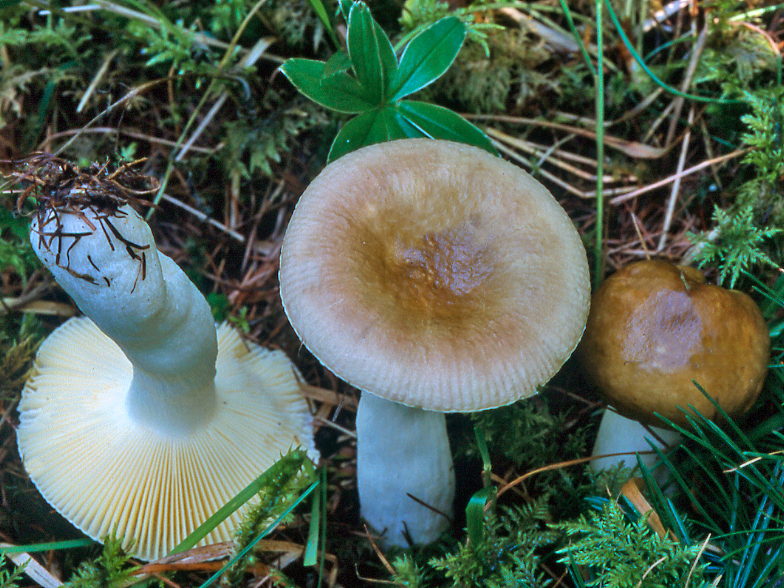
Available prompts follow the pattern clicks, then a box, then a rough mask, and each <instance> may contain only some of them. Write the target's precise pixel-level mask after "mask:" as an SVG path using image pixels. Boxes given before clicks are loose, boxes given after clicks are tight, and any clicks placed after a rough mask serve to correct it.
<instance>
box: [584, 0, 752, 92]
mask: <svg viewBox="0 0 784 588" xmlns="http://www.w3.org/2000/svg"><path fill="white" fill-rule="evenodd" d="M605 2H606V4H607V12H608V13H609V14H610V19H612V21H613V25H615V29H616V30H617V31H618V36H619V37H621V40H622V41H623V44H624V45H626V48H627V49H628V50H629V53H631V55H632V57H633V58H634V60H635V61H636V62H637V63H638V64H639V66H640V67H641V68H642V69H643V71H644V72H645V73H646V74H648V77H650V78H651V80H653V82H654V83H655V84H656V85H657V86H659V87H660V88H662V89H663V90H665V91H666V92H668V93H670V94H673V95H675V96H680V97H681V98H686V99H688V100H694V101H695V102H709V103H711V104H741V103H742V101H741V100H732V99H725V98H711V97H710V96H697V95H695V94H685V93H683V92H681V91H680V90H677V89H675V88H673V87H672V86H669V85H667V84H665V83H664V81H662V80H661V79H659V78H658V77H657V76H656V74H654V73H653V72H652V71H651V69H650V68H649V67H648V66H647V64H646V63H645V61H644V60H643V58H642V57H641V56H640V54H639V53H638V52H637V50H636V49H635V48H634V47H633V46H632V42H631V41H630V40H629V37H628V36H627V35H626V32H625V31H624V30H623V26H621V23H620V22H619V21H618V15H616V14H615V11H614V10H613V8H612V5H611V4H610V0H605ZM600 4H601V2H599V1H598V0H597V2H596V7H597V8H596V9H597V11H598V10H599V5H600ZM597 18H599V17H598V15H597ZM597 26H599V27H601V22H599V21H597ZM599 30H600V29H599ZM598 34H599V32H598V30H597V35H598ZM598 44H599V40H598V38H597V45H598ZM599 57H600V58H601V49H599Z"/></svg>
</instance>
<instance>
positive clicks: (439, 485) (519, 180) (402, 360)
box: [280, 139, 590, 546]
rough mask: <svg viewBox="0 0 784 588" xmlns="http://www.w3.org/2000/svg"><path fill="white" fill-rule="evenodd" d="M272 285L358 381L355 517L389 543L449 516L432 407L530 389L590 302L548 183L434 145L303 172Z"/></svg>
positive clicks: (448, 475) (488, 400)
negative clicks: (309, 174)
mask: <svg viewBox="0 0 784 588" xmlns="http://www.w3.org/2000/svg"><path fill="white" fill-rule="evenodd" d="M280 292H281V298H282V299H283V304H284V307H285V310H286V313H287V315H288V317H289V320H290V322H291V324H292V326H293V327H294V330H295V331H296V332H297V335H298V336H299V337H300V339H301V340H302V342H303V343H304V345H305V346H306V347H307V348H308V349H309V350H310V351H311V352H312V353H313V354H314V355H315V357H316V358H318V359H319V361H321V363H322V364H323V365H325V366H326V367H327V368H329V369H330V370H332V371H333V372H334V373H335V374H337V375H338V376H339V377H340V378H342V379H343V380H345V381H347V382H349V383H350V384H352V385H354V386H356V387H357V388H359V389H361V390H362V395H361V399H360V404H359V408H358V411H357V451H358V454H357V484H358V488H359V497H360V503H361V514H362V516H363V517H364V519H365V520H366V521H367V522H368V524H369V525H370V526H371V527H372V528H373V529H374V530H375V531H377V532H379V533H383V539H382V541H383V542H384V543H386V544H387V545H389V544H392V545H401V546H405V545H407V543H408V540H409V539H410V540H411V541H413V542H414V543H429V542H431V541H433V540H435V539H436V538H437V537H438V535H439V534H440V533H441V532H443V531H444V530H445V529H446V528H447V527H448V526H449V521H448V517H449V516H451V513H452V508H453V506H452V502H453V497H454V486H455V479H454V472H453V466H452V456H451V452H450V449H449V439H448V437H447V433H446V426H445V418H444V414H443V413H444V412H454V411H477V410H484V409H488V408H493V407H497V406H501V405H504V404H508V403H511V402H514V401H516V400H518V399H520V398H524V397H527V396H530V395H532V394H534V393H535V392H536V391H537V387H538V386H540V385H542V384H544V383H546V382H547V381H548V380H549V379H550V378H551V377H552V376H553V374H555V372H556V371H557V370H558V369H559V368H560V367H561V365H562V364H563V363H564V362H565V361H566V359H567V358H568V357H569V356H570V354H571V353H572V351H573V350H574V348H575V346H576V345H577V342H578V340H579V338H580V335H581V333H582V331H583V328H584V325H585V320H586V316H587V313H588V304H589V298H590V286H589V277H588V266H587V261H586V255H585V249H584V248H583V245H582V242H581V240H580V236H579V235H578V233H577V231H576V229H575V228H574V226H573V224H572V222H571V221H570V220H569V217H568V216H567V214H566V213H565V211H564V210H563V208H561V206H560V205H559V204H558V202H557V201H556V200H555V198H553V196H552V195H551V194H550V193H549V192H548V191H547V189H546V188H544V187H543V186H542V185H541V184H540V183H539V182H537V181H536V180H534V179H533V178H532V177H531V176H530V175H528V174H527V173H525V172H524V171H522V170H521V169H519V168H518V167H516V166H514V165H512V164H510V163H508V162H506V161H504V160H502V159H501V158H499V157H495V156H493V155H490V154H489V153H487V152H485V151H483V150H481V149H478V148H476V147H471V146H468V145H463V144H458V143H453V142H449V141H440V140H432V139H404V140H399V141H392V142H388V143H381V144H377V145H372V146H370V147H365V148H362V149H360V150H357V151H355V152H353V153H350V154H348V155H345V156H344V157H342V158H340V159H339V160H337V161H335V162H333V163H331V164H330V165H328V166H327V167H326V168H325V169H324V170H323V171H322V172H321V173H320V174H319V175H318V176H317V177H316V179H314V180H313V182H312V183H311V184H310V185H309V186H308V188H307V189H306V190H305V192H304V193H303V195H302V197H301V198H300V200H299V202H298V204H297V206H296V208H295V211H294V214H293V216H292V218H291V221H290V223H289V226H288V229H287V231H286V235H285V237H284V241H283V247H282V252H281V259H280Z"/></svg>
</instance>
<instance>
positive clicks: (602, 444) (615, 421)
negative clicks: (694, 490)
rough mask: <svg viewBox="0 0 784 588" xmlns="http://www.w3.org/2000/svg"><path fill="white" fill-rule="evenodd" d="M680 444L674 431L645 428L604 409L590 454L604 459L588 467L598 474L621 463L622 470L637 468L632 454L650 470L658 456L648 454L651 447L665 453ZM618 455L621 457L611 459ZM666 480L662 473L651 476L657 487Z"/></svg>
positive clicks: (678, 436) (679, 438)
mask: <svg viewBox="0 0 784 588" xmlns="http://www.w3.org/2000/svg"><path fill="white" fill-rule="evenodd" d="M680 440H681V435H680V433H677V432H676V431H672V430H669V429H662V428H660V427H650V426H649V427H645V426H643V425H641V424H640V423H639V422H638V421H635V420H632V419H628V418H626V417H624V416H621V415H620V414H618V413H617V412H616V411H615V410H613V409H612V408H608V409H607V410H605V411H604V415H603V416H602V421H601V423H599V432H598V434H597V436H596V441H595V442H594V446H593V453H592V455H593V456H599V455H601V456H606V457H601V458H599V459H595V460H593V461H592V462H591V467H593V469H594V470H595V471H599V470H604V469H608V468H611V467H613V466H617V465H620V464H621V463H624V465H625V466H626V467H629V468H635V467H637V457H636V455H635V454H637V453H639V454H640V462H641V463H642V464H643V465H644V466H645V467H646V468H648V469H649V470H650V469H652V468H653V467H654V466H655V465H656V462H657V461H658V460H659V456H658V455H656V454H655V453H653V452H652V451H653V450H652V449H651V444H653V445H654V446H655V447H657V448H659V449H661V450H666V449H667V448H669V447H671V446H672V445H675V444H677V443H679V442H680ZM618 453H622V454H625V455H614V454H618ZM666 478H667V476H666V472H664V471H659V472H654V479H656V481H657V482H658V483H660V484H661V483H662V482H664V481H665V480H666Z"/></svg>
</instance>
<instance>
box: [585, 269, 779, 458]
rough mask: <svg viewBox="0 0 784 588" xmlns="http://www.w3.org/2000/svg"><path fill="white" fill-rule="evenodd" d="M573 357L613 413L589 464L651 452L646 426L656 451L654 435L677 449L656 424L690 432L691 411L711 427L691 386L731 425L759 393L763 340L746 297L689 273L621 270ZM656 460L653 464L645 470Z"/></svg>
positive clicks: (758, 316)
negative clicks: (619, 455) (611, 455)
mask: <svg viewBox="0 0 784 588" xmlns="http://www.w3.org/2000/svg"><path fill="white" fill-rule="evenodd" d="M578 350H579V351H578V354H577V355H578V356H579V357H580V358H581V360H582V363H583V365H584V366H585V370H586V371H587V373H588V374H589V376H590V377H591V378H592V379H593V381H594V382H595V383H596V385H597V386H598V388H599V391H600V392H601V394H602V395H603V396H604V398H605V399H606V400H607V402H608V404H609V405H610V406H611V407H612V408H613V410H607V411H606V412H605V416H604V417H603V421H602V423H601V425H600V430H599V434H598V437H597V439H596V445H595V446H594V454H595V455H605V454H608V453H619V452H622V451H644V450H650V445H649V444H648V443H647V442H646V440H645V436H646V435H648V436H651V435H650V433H649V432H647V431H646V430H645V428H644V427H647V426H652V425H658V427H656V428H655V429H654V431H653V432H654V433H656V434H657V435H658V436H659V437H660V438H661V441H662V442H663V443H662V442H659V440H657V439H656V436H653V437H652V439H653V441H654V443H656V444H657V445H658V446H660V447H661V446H666V445H669V444H671V443H673V442H676V441H677V440H678V438H679V437H678V436H677V435H676V434H675V433H674V432H673V431H672V430H669V427H668V425H667V424H666V423H665V422H664V421H663V420H662V419H661V418H660V417H664V418H665V419H667V420H668V421H671V422H672V423H673V424H675V425H678V426H688V416H694V414H695V410H696V411H698V412H699V413H700V414H701V415H702V416H704V417H706V418H708V419H715V418H716V417H717V416H718V415H717V410H716V408H715V406H714V405H713V403H711V401H710V400H709V399H708V398H706V397H705V396H704V395H703V393H702V392H700V390H699V388H697V386H695V385H694V382H696V383H697V384H699V386H700V387H701V388H702V389H703V390H705V392H706V393H707V394H708V395H709V396H710V397H711V398H713V399H714V400H715V401H716V403H717V404H718V405H719V406H720V407H721V408H722V410H723V411H724V412H726V413H727V414H728V415H729V416H731V417H735V416H738V415H741V414H742V413H744V412H745V411H746V410H748V408H749V407H751V405H752V404H753V403H754V401H755V400H756V399H757V396H758V395H759V392H760V390H761V389H762V384H763V381H764V380H765V374H766V372H767V364H768V359H769V357H770V337H769V334H768V329H767V326H766V325H765V321H764V319H763V318H762V313H761V312H760V310H759V308H758V307H757V305H756V304H755V303H754V301H753V300H752V299H751V298H750V297H749V296H747V295H746V294H743V293H742V292H737V291H734V290H726V289H724V288H721V287H719V286H714V285H711V284H707V283H706V282H705V277H704V276H703V275H702V273H701V272H700V271H699V270H697V269H695V268H692V267H688V266H681V265H673V264H671V263H669V262H667V261H661V260H646V261H639V262H636V263H633V264H631V265H628V266H626V267H624V268H623V269H621V270H619V271H618V272H616V273H615V274H613V275H612V276H610V277H609V278H608V279H607V280H606V281H605V282H604V283H603V284H602V285H601V286H600V287H599V289H598V290H597V291H596V292H595V294H594V295H593V299H592V302H591V312H590V314H589V316H588V324H587V326H586V328H585V334H584V335H583V339H582V342H581V343H580V345H579V347H578ZM615 413H617V414H615ZM620 461H622V460H621V459H617V458H606V459H605V460H602V461H599V462H598V463H595V466H596V467H598V468H602V467H607V466H609V465H612V464H613V463H619V462H620ZM655 461H656V456H655V455H654V456H651V459H650V460H648V461H647V465H648V466H652V465H653V463H655ZM643 463H646V461H645V460H644V462H643Z"/></svg>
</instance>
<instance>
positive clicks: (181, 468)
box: [17, 202, 316, 560]
mask: <svg viewBox="0 0 784 588" xmlns="http://www.w3.org/2000/svg"><path fill="white" fill-rule="evenodd" d="M31 241H32V244H33V247H34V249H35V251H36V253H37V254H38V256H39V257H40V258H41V260H42V261H43V263H44V265H46V267H48V268H49V269H50V271H51V272H52V274H53V275H54V277H55V279H56V280H57V281H58V282H59V283H60V285H61V286H62V287H63V288H64V289H65V290H66V291H67V292H68V293H69V294H70V295H71V297H72V298H73V299H74V301H75V302H76V303H77V305H78V306H79V308H80V309H81V310H82V311H83V312H84V313H85V314H86V315H87V317H89V318H87V317H78V318H73V319H71V320H69V321H67V322H66V323H64V324H63V325H62V326H60V327H59V328H58V329H56V330H55V331H54V332H53V333H52V334H51V335H50V336H49V337H48V338H47V339H46V340H45V341H44V343H43V345H42V346H41V349H40V351H39V353H38V355H37V358H36V362H35V365H34V368H33V372H32V375H31V376H30V378H29V380H28V382H27V384H26V385H25V388H24V390H23V392H22V400H21V402H20V404H19V412H20V424H19V428H18V431H17V439H18V445H19V452H20V454H21V456H22V460H23V462H24V466H25V468H26V470H27V472H28V474H29V476H30V478H31V480H32V481H33V482H34V483H35V485H36V487H37V488H38V490H39V491H40V492H41V494H42V495H43V497H44V498H45V499H46V500H47V501H48V502H49V503H50V504H51V505H52V506H53V507H54V508H55V510H57V511H58V512H59V513H60V514H62V515H63V516H64V517H65V518H66V519H68V520H69V521H70V522H71V523H73V524H74V525H75V526H76V527H78V528H79V529H81V530H82V531H83V532H84V533H86V534H87V535H89V536H90V537H92V538H94V539H98V540H101V539H103V538H105V537H106V535H108V534H110V533H113V534H116V535H117V537H120V538H122V540H123V546H124V548H125V549H126V550H128V551H129V552H130V553H132V554H133V555H135V556H137V557H139V558H141V559H144V560H150V559H156V558H159V557H162V556H163V555H165V554H167V553H168V552H169V551H170V550H171V549H172V548H174V547H175V546H176V545H178V544H179V543H180V542H181V541H182V540H183V539H185V538H186V537H187V536H188V535H189V534H190V533H191V532H192V531H193V530H194V529H196V527H198V526H199V525H200V524H201V523H203V522H204V521H205V520H206V519H207V518H208V517H209V516H211V515H212V514H213V513H214V512H215V511H216V510H218V509H219V508H220V507H221V506H223V505H224V504H225V503H226V502H227V501H228V500H230V499H231V498H233V497H234V496H235V495H236V494H237V493H238V492H239V491H240V490H242V489H243V488H245V487H246V486H247V485H248V484H249V483H250V482H252V481H253V480H254V479H255V478H256V477H257V476H258V475H259V474H261V473H262V472H264V471H265V470H266V469H267V468H268V467H269V466H271V465H272V464H273V463H274V462H275V461H276V460H277V459H279V458H280V456H281V454H283V453H286V452H288V451H289V450H290V449H291V448H294V447H297V446H301V447H302V448H304V449H306V450H307V451H308V452H309V455H310V456H312V457H314V458H315V457H316V451H315V449H314V445H313V434H312V423H311V417H310V414H309V411H308V405H307V402H306V400H305V398H304V397H303V395H302V392H301V387H300V384H299V377H298V374H297V372H296V370H295V368H294V367H293V365H292V364H291V363H290V361H289V360H288V359H287V358H286V356H285V354H283V353H282V352H281V351H268V350H265V349H263V348H261V347H259V346H257V345H253V344H250V343H246V342H245V341H244V340H243V339H242V338H241V337H240V336H239V334H238V333H236V332H235V331H234V330H233V329H232V328H230V327H229V326H227V325H223V326H221V327H219V328H218V329H217V331H216V327H215V323H214V321H213V318H212V315H211V312H210V308H209V306H208V304H207V302H206V301H205V299H204V298H203V297H202V295H201V294H200V293H199V291H198V290H197V289H196V287H195V286H194V285H193V284H192V283H191V281H190V280H189V279H188V277H187V276H186V275H185V273H183V271H182V270H181V269H180V268H179V267H178V266H177V265H176V264H175V263H174V261H172V260H171V259H170V258H169V257H167V256H165V255H163V254H161V253H158V252H157V250H156V247H155V242H154V240H153V236H152V233H151V231H150V228H149V227H148V226H147V224H146V223H145V222H144V220H143V219H142V218H141V217H140V216H139V214H137V213H136V212H135V211H134V210H133V209H132V208H131V207H130V206H129V205H127V204H126V205H123V206H121V207H115V206H113V205H111V206H107V205H106V203H103V204H101V203H98V202H96V203H95V204H93V205H87V204H79V205H72V206H71V207H70V208H69V207H65V208H43V209H41V210H39V212H38V213H37V214H36V215H35V216H34V218H33V221H32V225H31ZM247 507H248V505H246V506H245V507H243V508H241V509H239V510H238V511H236V512H235V513H234V514H232V515H231V516H230V517H229V518H227V519H226V520H225V521H224V522H223V523H221V524H220V525H219V526H218V527H217V528H215V529H214V530H213V531H212V532H211V533H210V534H209V535H208V536H207V537H206V538H205V539H204V541H203V542H202V543H203V544H204V543H214V542H219V541H228V540H231V538H232V536H233V535H232V534H233V530H234V529H235V528H236V527H237V526H238V525H239V523H240V522H241V520H242V516H243V513H244V512H245V510H246V508H247Z"/></svg>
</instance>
